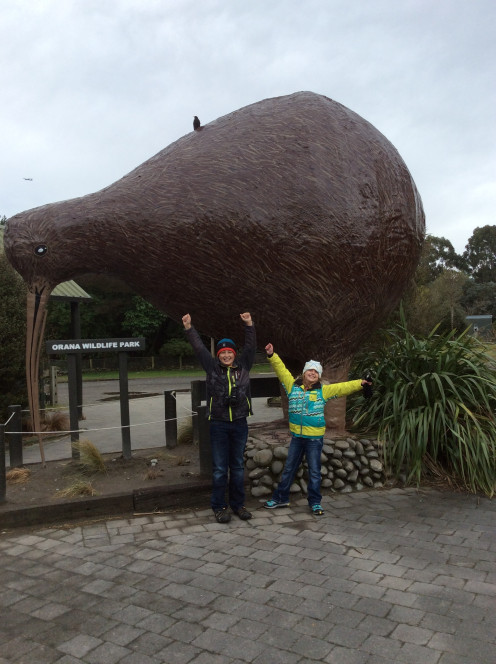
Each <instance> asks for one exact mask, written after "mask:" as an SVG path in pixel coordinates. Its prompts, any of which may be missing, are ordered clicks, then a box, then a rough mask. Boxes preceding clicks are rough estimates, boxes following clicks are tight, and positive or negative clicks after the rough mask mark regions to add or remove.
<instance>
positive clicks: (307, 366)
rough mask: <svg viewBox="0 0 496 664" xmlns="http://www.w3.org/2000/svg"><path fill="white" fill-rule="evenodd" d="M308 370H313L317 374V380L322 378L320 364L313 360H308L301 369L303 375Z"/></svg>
mask: <svg viewBox="0 0 496 664" xmlns="http://www.w3.org/2000/svg"><path fill="white" fill-rule="evenodd" d="M309 369H315V371H316V372H317V373H318V374H319V378H321V376H322V365H321V363H320V362H316V361H315V360H310V361H309V362H307V363H306V364H305V366H304V367H303V373H305V371H308V370H309Z"/></svg>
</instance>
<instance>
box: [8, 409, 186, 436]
mask: <svg viewBox="0 0 496 664" xmlns="http://www.w3.org/2000/svg"><path fill="white" fill-rule="evenodd" d="M196 416H198V413H195V412H194V411H191V414H189V415H184V417H171V418H169V419H167V420H156V421H155V422H140V423H139V424H127V425H126V426H122V425H120V426H116V427H100V428H95V429H68V430H66V431H65V430H64V431H8V432H7V431H6V432H5V434H6V435H7V434H8V433H10V434H14V433H17V434H22V435H23V436H37V435H40V434H41V435H45V436H46V435H47V434H51V435H57V436H58V435H62V434H69V433H85V432H86V433H87V432H89V431H110V430H112V429H133V428H134V427H146V426H149V425H150V424H165V422H177V421H179V420H185V419H189V418H190V417H196Z"/></svg>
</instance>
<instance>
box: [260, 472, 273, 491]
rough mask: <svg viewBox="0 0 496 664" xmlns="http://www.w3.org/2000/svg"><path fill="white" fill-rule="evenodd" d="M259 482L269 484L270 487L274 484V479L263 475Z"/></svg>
mask: <svg viewBox="0 0 496 664" xmlns="http://www.w3.org/2000/svg"><path fill="white" fill-rule="evenodd" d="M260 484H264V485H265V486H269V487H271V488H272V486H273V485H274V480H273V479H272V477H271V476H270V475H263V477H261V478H260Z"/></svg>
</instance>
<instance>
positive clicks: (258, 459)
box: [253, 449, 273, 468]
mask: <svg viewBox="0 0 496 664" xmlns="http://www.w3.org/2000/svg"><path fill="white" fill-rule="evenodd" d="M272 458H273V454H272V451H271V450H268V449H265V450H258V452H257V453H256V454H255V456H254V457H253V461H254V462H255V463H256V464H257V466H262V467H264V468H266V467H267V466H270V464H271V462H272Z"/></svg>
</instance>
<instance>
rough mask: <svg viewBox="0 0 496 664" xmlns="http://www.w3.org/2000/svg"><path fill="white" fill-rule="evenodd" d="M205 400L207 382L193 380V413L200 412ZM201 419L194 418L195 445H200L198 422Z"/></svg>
mask: <svg viewBox="0 0 496 664" xmlns="http://www.w3.org/2000/svg"><path fill="white" fill-rule="evenodd" d="M204 400H205V381H204V380H192V381H191V410H192V411H193V412H197V411H198V407H199V406H201V402H202V401H204ZM199 419H200V418H199V417H193V444H194V445H199V444H200V430H199V424H198V420H199Z"/></svg>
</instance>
